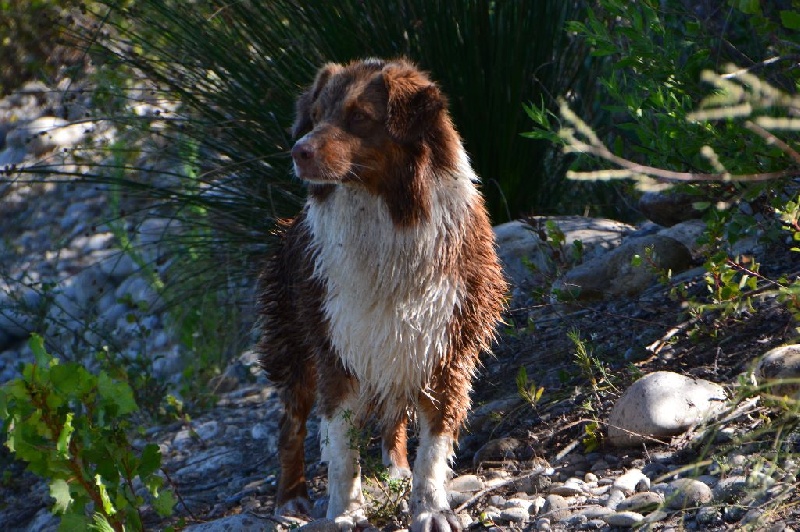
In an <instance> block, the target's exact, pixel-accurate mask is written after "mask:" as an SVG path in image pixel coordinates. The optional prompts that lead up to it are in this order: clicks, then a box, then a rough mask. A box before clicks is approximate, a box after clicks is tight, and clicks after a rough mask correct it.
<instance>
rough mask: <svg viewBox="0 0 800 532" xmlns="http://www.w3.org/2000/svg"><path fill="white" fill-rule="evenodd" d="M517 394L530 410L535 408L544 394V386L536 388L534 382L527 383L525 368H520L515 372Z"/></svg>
mask: <svg viewBox="0 0 800 532" xmlns="http://www.w3.org/2000/svg"><path fill="white" fill-rule="evenodd" d="M516 381H517V393H518V394H519V396H520V397H521V398H522V399H524V400H525V401H526V402H527V403H528V404H530V405H531V407H532V408H536V405H537V404H538V403H539V400H540V399H541V398H542V394H543V393H544V386H536V383H535V382H531V381H528V371H527V370H526V369H525V366H520V368H519V371H518V372H517V379H516Z"/></svg>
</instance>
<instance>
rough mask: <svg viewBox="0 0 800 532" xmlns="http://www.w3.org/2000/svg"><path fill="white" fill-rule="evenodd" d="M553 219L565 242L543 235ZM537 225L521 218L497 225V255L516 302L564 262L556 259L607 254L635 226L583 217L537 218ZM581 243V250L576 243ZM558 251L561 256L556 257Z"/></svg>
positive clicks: (589, 257) (564, 259) (534, 219)
mask: <svg viewBox="0 0 800 532" xmlns="http://www.w3.org/2000/svg"><path fill="white" fill-rule="evenodd" d="M548 222H552V223H553V224H555V226H556V227H558V230H559V231H561V232H562V233H563V235H564V244H563V245H562V246H555V245H554V244H553V243H551V242H545V241H543V240H542V237H541V236H540V235H545V234H546V233H547V230H546V224H547V223H548ZM532 223H534V224H537V225H538V227H534V226H532V225H531V224H529V223H526V222H524V221H521V220H517V221H513V222H509V223H505V224H501V225H498V226H496V227H495V228H494V232H495V238H496V240H497V247H498V255H499V257H500V261H501V263H502V264H503V270H504V272H505V274H506V276H507V278H508V279H509V281H510V283H511V286H512V292H513V296H514V300H515V301H519V300H523V299H524V298H526V297H527V295H528V294H529V293H530V292H531V290H533V289H534V288H536V287H538V286H542V285H543V283H544V281H546V280H547V278H548V277H549V276H551V275H553V274H555V273H556V271H557V268H558V267H563V266H564V264H557V262H559V261H561V262H572V261H585V260H589V259H592V258H595V257H598V256H600V255H602V254H604V253H605V252H606V251H607V250H609V249H611V248H613V247H616V246H618V245H619V244H620V243H621V242H622V237H623V235H625V234H626V233H629V232H631V231H632V230H633V228H632V227H631V226H629V225H626V224H623V223H621V222H617V221H614V220H605V219H593V218H586V217H582V216H560V217H552V218H545V217H536V218H533V219H532ZM576 241H578V242H580V253H579V252H578V248H577V247H576V246H575V242H576ZM555 253H558V254H559V255H560V257H555V256H554V255H555Z"/></svg>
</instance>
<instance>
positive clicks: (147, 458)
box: [139, 443, 161, 481]
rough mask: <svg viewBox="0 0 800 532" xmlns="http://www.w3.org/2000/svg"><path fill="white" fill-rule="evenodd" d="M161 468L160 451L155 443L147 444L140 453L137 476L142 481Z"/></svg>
mask: <svg viewBox="0 0 800 532" xmlns="http://www.w3.org/2000/svg"><path fill="white" fill-rule="evenodd" d="M159 467H161V449H159V447H158V445H156V444H155V443H148V444H147V445H145V446H144V450H143V451H142V462H141V464H139V476H140V477H141V478H142V480H143V481H144V480H145V479H146V478H147V477H149V476H150V475H152V474H153V473H155V472H156V471H157V470H158V468H159Z"/></svg>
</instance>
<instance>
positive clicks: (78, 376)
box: [50, 364, 93, 396]
mask: <svg viewBox="0 0 800 532" xmlns="http://www.w3.org/2000/svg"><path fill="white" fill-rule="evenodd" d="M90 377H91V376H90V374H89V373H88V372H87V371H86V370H84V369H83V368H81V367H80V366H78V365H76V364H58V365H55V366H53V367H52V368H50V382H52V383H53V386H55V387H56V389H57V390H58V391H59V392H60V394H63V395H68V396H75V395H81V392H82V390H83V389H84V388H85V385H86V383H87V381H91V380H92V379H93V377H91V378H90ZM89 384H91V383H90V382H89ZM90 387H91V386H90Z"/></svg>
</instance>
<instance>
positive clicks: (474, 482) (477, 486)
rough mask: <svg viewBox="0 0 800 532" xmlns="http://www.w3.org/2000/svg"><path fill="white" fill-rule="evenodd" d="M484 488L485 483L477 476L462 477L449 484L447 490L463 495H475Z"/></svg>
mask: <svg viewBox="0 0 800 532" xmlns="http://www.w3.org/2000/svg"><path fill="white" fill-rule="evenodd" d="M483 488H484V484H483V481H482V480H481V479H480V478H478V476H477V475H460V476H457V477H455V478H453V479H451V480H450V482H448V483H447V489H449V490H452V491H458V492H461V493H466V492H469V493H473V492H476V491H481V490H482V489H483Z"/></svg>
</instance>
